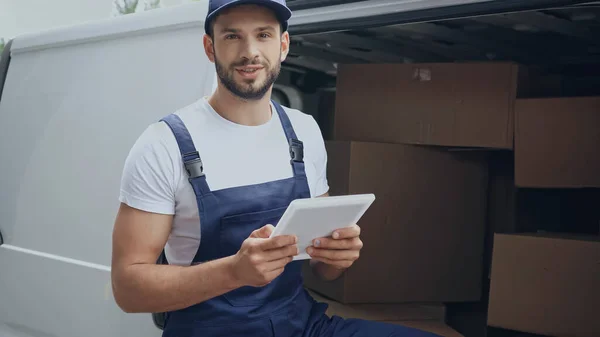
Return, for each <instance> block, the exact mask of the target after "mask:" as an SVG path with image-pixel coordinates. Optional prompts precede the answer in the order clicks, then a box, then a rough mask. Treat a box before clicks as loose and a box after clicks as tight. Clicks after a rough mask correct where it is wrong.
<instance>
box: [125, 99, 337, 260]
mask: <svg viewBox="0 0 600 337" xmlns="http://www.w3.org/2000/svg"><path fill="white" fill-rule="evenodd" d="M284 109H285V111H286V113H287V115H288V117H289V119H290V121H291V123H292V125H293V127H294V131H295V132H296V136H297V137H298V139H299V140H301V141H302V142H303V143H304V162H305V171H306V176H307V180H308V184H309V187H310V193H311V197H316V196H319V195H322V194H324V193H326V192H327V191H328V190H329V186H328V183H327V178H326V174H325V173H326V165H327V153H326V151H325V144H324V141H323V137H322V135H321V131H320V129H319V127H318V125H317V123H316V121H315V120H314V118H313V117H312V116H310V115H307V114H304V113H302V112H300V111H298V110H294V109H289V108H286V107H284ZM272 111H273V113H272V118H271V119H270V120H269V121H268V122H267V123H265V124H263V125H260V126H244V125H240V124H236V123H233V122H231V121H229V120H227V119H225V118H223V117H222V116H221V115H219V114H218V113H217V112H216V111H215V110H214V109H213V108H212V106H211V105H210V104H209V103H208V101H207V98H202V99H200V100H198V101H197V102H195V103H194V104H191V105H189V106H186V107H184V108H182V109H180V110H179V111H176V112H175V113H176V114H177V115H178V116H179V117H180V118H181V119H182V121H183V122H184V124H185V126H186V127H187V129H188V131H189V133H190V135H191V137H192V140H193V141H194V145H195V146H196V149H197V150H198V152H199V153H200V157H201V158H202V162H203V164H204V172H205V174H206V181H207V183H208V186H209V188H210V189H211V190H212V191H217V190H220V189H225V188H230V187H236V186H244V185H251V184H259V183H264V182H268V181H273V180H278V179H285V178H289V177H292V176H293V170H292V165H291V164H290V154H289V145H288V141H287V139H286V137H285V133H284V131H283V127H282V125H281V122H280V119H279V116H278V114H277V112H276V110H275V107H273V106H272ZM119 200H120V201H121V202H123V203H125V204H127V205H129V206H131V207H134V208H138V209H141V210H144V211H147V212H154V213H161V214H174V220H173V228H172V230H171V234H170V236H169V239H168V242H167V245H166V247H165V254H166V257H167V260H168V261H169V263H170V264H176V265H189V264H190V263H191V262H192V259H193V258H194V255H195V254H196V251H197V250H198V246H199V243H200V226H201V224H200V219H199V216H198V206H197V204H196V197H195V195H194V191H193V189H192V186H191V184H190V182H189V181H188V176H187V173H186V171H185V169H184V166H183V163H182V161H181V155H180V152H179V147H178V146H177V142H176V140H175V137H174V135H173V133H172V131H171V129H170V128H169V127H168V126H167V125H166V124H165V123H161V122H157V123H153V124H152V125H150V126H149V127H148V128H147V129H146V130H145V131H144V132H143V133H142V134H141V135H140V137H139V138H138V140H137V141H136V143H135V144H134V146H133V147H132V149H131V151H130V153H129V155H128V157H127V159H126V161H125V166H124V169H123V176H122V180H121V189H120V196H119Z"/></svg>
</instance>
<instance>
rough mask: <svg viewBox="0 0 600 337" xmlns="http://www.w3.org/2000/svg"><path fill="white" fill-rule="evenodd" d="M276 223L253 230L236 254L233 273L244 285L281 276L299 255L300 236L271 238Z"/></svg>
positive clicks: (255, 284) (264, 283)
mask: <svg viewBox="0 0 600 337" xmlns="http://www.w3.org/2000/svg"><path fill="white" fill-rule="evenodd" d="M273 229H274V227H273V226H272V225H266V226H264V227H262V228H260V229H257V230H255V231H254V232H252V234H251V235H250V237H248V238H247V239H246V240H244V242H243V243H242V247H241V248H240V250H239V251H238V253H237V254H236V255H235V256H234V262H233V264H232V272H233V276H234V278H236V279H238V280H239V281H240V282H241V283H242V284H243V285H248V286H254V287H261V286H265V285H267V284H269V283H271V281H273V280H274V279H275V278H276V277H277V276H279V275H280V274H281V273H282V272H283V270H284V268H285V266H286V265H287V264H288V263H290V262H291V261H292V260H293V257H294V256H295V255H298V253H299V250H298V245H297V242H298V238H297V237H295V236H292V235H282V236H277V237H273V238H269V236H270V235H271V233H272V232H273Z"/></svg>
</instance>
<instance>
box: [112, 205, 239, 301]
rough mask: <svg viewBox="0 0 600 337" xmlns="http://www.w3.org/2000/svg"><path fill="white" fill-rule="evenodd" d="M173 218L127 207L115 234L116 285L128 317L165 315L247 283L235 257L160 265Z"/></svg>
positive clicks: (118, 218)
mask: <svg viewBox="0 0 600 337" xmlns="http://www.w3.org/2000/svg"><path fill="white" fill-rule="evenodd" d="M171 221H172V215H164V214H156V213H149V212H144V211H141V210H137V209H135V208H131V207H129V206H127V205H125V204H121V207H120V208H119V212H118V214H117V218H116V221H115V227H114V231H113V253H112V254H113V255H112V272H111V277H112V286H113V292H114V296H115V300H116V302H117V304H118V305H119V307H120V308H121V309H122V310H123V311H125V312H164V311H171V310H177V309H181V308H185V307H188V306H190V305H193V304H196V303H199V302H203V301H205V300H208V299H210V298H212V297H215V296H218V295H221V294H224V293H226V292H228V291H231V290H233V289H235V288H237V287H240V286H241V285H242V284H241V282H240V281H239V280H237V279H236V278H235V277H234V273H233V270H232V266H233V263H232V262H233V261H232V260H233V257H227V258H223V259H220V260H215V261H210V262H207V263H203V264H198V265H195V266H191V267H182V266H172V265H157V264H156V260H157V258H158V256H159V254H160V253H161V251H162V249H163V247H164V245H165V243H166V241H167V238H168V236H169V232H170V230H171Z"/></svg>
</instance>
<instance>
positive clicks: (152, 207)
mask: <svg viewBox="0 0 600 337" xmlns="http://www.w3.org/2000/svg"><path fill="white" fill-rule="evenodd" d="M168 140H169V139H168V137H165V129H164V128H163V125H162V124H160V123H155V124H152V125H150V126H149V127H148V128H147V129H146V130H144V132H143V133H142V134H141V135H140V137H139V138H138V139H137V140H136V142H135V144H134V145H133V146H132V148H131V150H130V152H129V154H128V156H127V158H126V160H125V164H124V168H123V174H122V177H121V188H120V194H119V201H121V202H122V203H125V204H127V205H128V206H130V207H133V208H137V209H140V210H143V211H146V212H152V213H161V214H174V213H175V190H176V183H175V181H176V178H175V167H174V161H173V158H172V154H171V151H169V146H170V144H169V142H168Z"/></svg>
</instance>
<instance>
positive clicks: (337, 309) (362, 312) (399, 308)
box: [308, 289, 446, 322]
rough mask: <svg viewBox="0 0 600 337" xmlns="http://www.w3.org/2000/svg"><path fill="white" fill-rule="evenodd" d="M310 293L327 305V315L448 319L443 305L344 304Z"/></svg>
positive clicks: (374, 318)
mask: <svg viewBox="0 0 600 337" xmlns="http://www.w3.org/2000/svg"><path fill="white" fill-rule="evenodd" d="M308 293H309V294H310V295H311V296H312V297H313V298H314V299H315V300H316V301H318V302H321V303H326V304H327V305H328V306H329V307H328V308H327V315H329V316H333V315H336V316H340V317H342V318H360V319H366V320H370V321H438V322H444V321H445V319H446V306H445V305H444V304H442V303H367V304H343V303H340V302H337V301H334V300H332V299H329V298H327V297H325V296H322V295H320V294H319V293H316V292H314V291H312V290H310V289H308Z"/></svg>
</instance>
